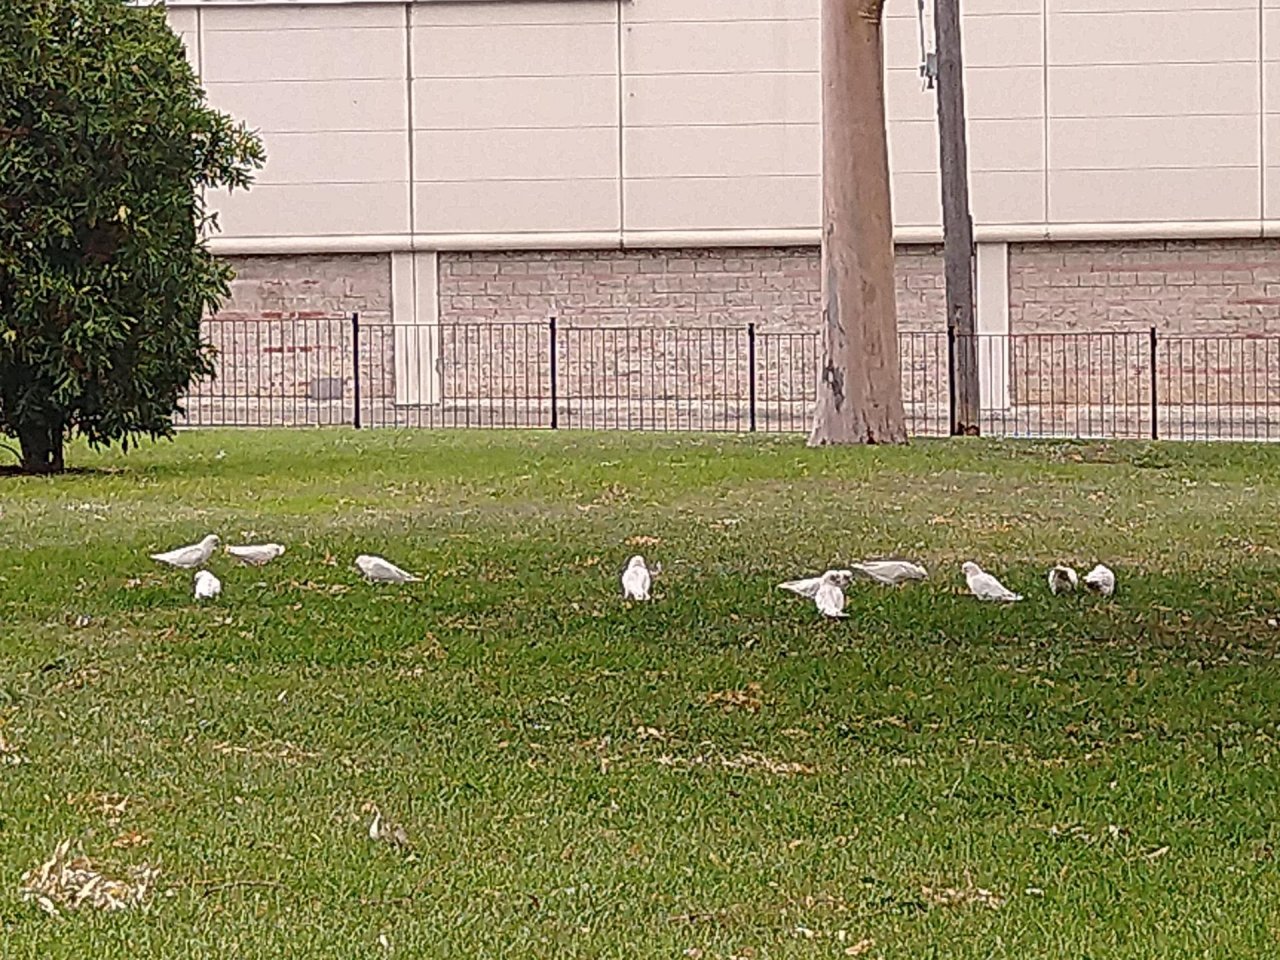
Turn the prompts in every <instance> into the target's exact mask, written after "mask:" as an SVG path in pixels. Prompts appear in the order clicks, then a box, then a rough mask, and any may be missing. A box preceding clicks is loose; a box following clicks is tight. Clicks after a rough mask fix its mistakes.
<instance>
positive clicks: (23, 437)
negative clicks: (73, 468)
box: [18, 423, 65, 473]
mask: <svg viewBox="0 0 1280 960" xmlns="http://www.w3.org/2000/svg"><path fill="white" fill-rule="evenodd" d="M63 439H64V438H63V431H62V424H60V423H55V424H35V425H33V426H30V427H26V428H24V429H21V430H19V431H18V445H19V446H20V447H21V448H22V470H23V472H24V473H61V472H62V471H63V470H64V469H65V464H64V463H63V459H62V443H63Z"/></svg>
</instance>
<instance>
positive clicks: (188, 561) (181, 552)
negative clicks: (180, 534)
mask: <svg viewBox="0 0 1280 960" xmlns="http://www.w3.org/2000/svg"><path fill="white" fill-rule="evenodd" d="M151 559H152V560H159V561H160V562H161V563H168V564H172V565H173V566H175V567H192V566H195V565H196V564H198V563H200V562H201V561H202V560H203V559H204V557H203V554H202V553H201V550H200V545H199V544H198V543H197V544H193V545H191V546H186V547H178V548H176V549H174V550H168V551H166V552H164V553H153V554H152V555H151Z"/></svg>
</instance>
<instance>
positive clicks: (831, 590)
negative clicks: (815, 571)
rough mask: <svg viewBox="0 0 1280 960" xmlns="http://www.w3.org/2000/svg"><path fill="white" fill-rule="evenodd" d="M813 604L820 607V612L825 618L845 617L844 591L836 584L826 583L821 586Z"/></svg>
mask: <svg viewBox="0 0 1280 960" xmlns="http://www.w3.org/2000/svg"><path fill="white" fill-rule="evenodd" d="M813 602H814V603H815V604H816V605H817V607H818V612H819V613H821V614H822V615H823V616H825V617H843V616H844V615H845V613H844V591H843V590H841V589H840V588H839V587H838V586H836V585H835V584H834V583H824V584H821V585H819V587H818V589H817V591H816V592H815V593H814V597H813Z"/></svg>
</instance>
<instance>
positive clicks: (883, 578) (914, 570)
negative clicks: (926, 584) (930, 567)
mask: <svg viewBox="0 0 1280 960" xmlns="http://www.w3.org/2000/svg"><path fill="white" fill-rule="evenodd" d="M853 572H854V573H856V574H861V575H862V576H864V577H867V578H868V579H870V580H874V581H876V583H884V584H888V585H889V586H897V585H898V584H900V583H906V582H907V581H909V580H924V579H925V578H926V577H928V576H929V571H927V570H926V569H925V568H924V567H922V566H920V565H919V564H918V563H911V562H910V561H907V560H864V561H863V562H862V563H855V564H854V565H853Z"/></svg>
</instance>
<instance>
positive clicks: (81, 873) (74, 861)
mask: <svg viewBox="0 0 1280 960" xmlns="http://www.w3.org/2000/svg"><path fill="white" fill-rule="evenodd" d="M73 843H74V841H72V840H70V839H67V840H63V841H62V842H61V843H59V844H58V846H57V847H56V848H55V849H54V851H53V855H52V856H51V857H49V859H48V860H46V861H45V862H44V863H42V864H40V865H39V866H38V867H33V868H32V869H30V870H28V871H26V872H25V873H24V874H23V875H22V881H21V885H20V887H19V896H20V897H21V898H22V900H23V901H25V902H27V903H34V904H35V905H36V906H38V907H39V908H40V909H41V910H43V911H44V912H45V913H47V914H49V916H51V917H61V916H62V915H63V913H64V911H72V910H79V909H80V908H82V907H86V906H87V907H92V908H94V909H96V910H106V911H108V912H118V911H121V910H131V909H137V908H145V907H146V905H147V901H148V899H149V898H150V896H151V894H152V892H153V891H154V890H155V885H156V880H157V878H158V877H159V876H160V868H159V867H158V866H153V865H151V864H145V863H144V864H139V865H137V866H133V867H130V868H129V870H128V875H127V877H126V878H124V879H121V878H113V877H109V876H107V875H106V874H104V873H102V872H101V871H100V870H98V869H97V868H95V867H94V865H93V863H92V862H91V861H90V860H89V858H88V857H86V856H85V855H84V854H83V853H82V852H81V851H79V850H78V849H73Z"/></svg>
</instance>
